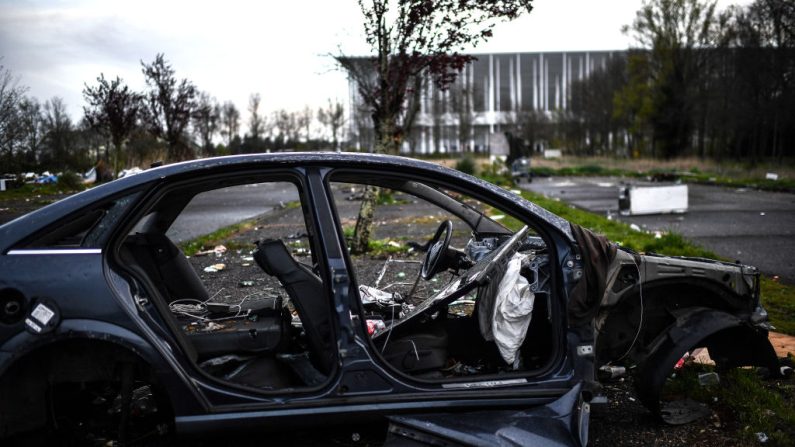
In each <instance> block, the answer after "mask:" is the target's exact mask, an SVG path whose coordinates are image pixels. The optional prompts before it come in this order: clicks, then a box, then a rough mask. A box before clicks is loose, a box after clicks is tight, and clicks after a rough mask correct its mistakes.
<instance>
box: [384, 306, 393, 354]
mask: <svg viewBox="0 0 795 447" xmlns="http://www.w3.org/2000/svg"><path fill="white" fill-rule="evenodd" d="M394 324H395V306H392V318H390V321H389V327H388V328H387V329H389V333H388V334H386V340H384V346H381V352H382V353H383V352H384V349H386V344H387V343H389V337H391V336H392V325H394Z"/></svg>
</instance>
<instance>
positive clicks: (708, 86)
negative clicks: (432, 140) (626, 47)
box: [516, 0, 795, 161]
mask: <svg viewBox="0 0 795 447" xmlns="http://www.w3.org/2000/svg"><path fill="white" fill-rule="evenodd" d="M626 32H628V33H630V34H631V35H632V36H634V37H635V39H636V41H637V43H638V45H637V48H633V49H631V50H630V51H629V53H628V56H627V57H626V58H613V59H612V60H611V62H610V63H609V64H608V65H607V66H606V67H605V68H604V69H602V70H598V71H596V72H594V73H593V74H592V75H591V76H590V77H588V78H586V79H584V80H581V81H577V82H575V83H574V84H573V85H572V87H571V89H570V92H571V99H572V102H571V104H570V107H569V109H568V110H567V111H566V112H560V113H558V114H557V115H555V116H552V117H549V116H545V115H541V114H538V113H528V114H524V115H520V116H519V117H518V119H517V122H516V128H517V130H518V131H519V132H520V134H522V135H523V137H524V138H525V139H529V140H531V141H533V140H534V139H542V140H547V141H555V142H556V143H558V144H560V145H561V146H564V147H566V148H569V149H571V150H574V151H576V152H578V153H581V154H584V155H595V154H614V155H621V156H631V155H637V154H641V155H646V156H653V157H666V158H669V157H675V156H680V155H696V156H700V157H713V158H726V157H731V158H735V159H744V160H749V161H757V160H760V159H762V158H770V157H776V158H781V157H785V156H790V157H791V156H793V155H795V113H793V111H795V2H792V1H791V0H756V1H754V2H753V3H752V4H750V5H748V6H746V7H744V8H740V7H731V8H729V9H727V10H725V11H718V10H717V9H716V7H715V3H714V2H703V1H701V0H651V1H647V2H645V3H644V4H643V6H642V8H641V9H640V10H639V11H638V13H637V17H636V19H635V21H634V23H633V24H632V25H631V26H630V27H627V28H626Z"/></svg>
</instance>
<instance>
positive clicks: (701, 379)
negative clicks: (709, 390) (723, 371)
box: [698, 372, 720, 386]
mask: <svg viewBox="0 0 795 447" xmlns="http://www.w3.org/2000/svg"><path fill="white" fill-rule="evenodd" d="M698 383H699V384H701V386H715V385H718V384H720V376H719V375H718V373H716V372H708V373H703V374H699V375H698Z"/></svg>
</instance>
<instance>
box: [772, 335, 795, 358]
mask: <svg viewBox="0 0 795 447" xmlns="http://www.w3.org/2000/svg"><path fill="white" fill-rule="evenodd" d="M767 338H769V339H770V344H772V345H773V349H775V350H776V354H777V355H778V356H779V357H786V356H787V355H788V354H791V355H795V337H793V336H791V335H787V334H781V333H778V332H770V333H769V334H768V335H767Z"/></svg>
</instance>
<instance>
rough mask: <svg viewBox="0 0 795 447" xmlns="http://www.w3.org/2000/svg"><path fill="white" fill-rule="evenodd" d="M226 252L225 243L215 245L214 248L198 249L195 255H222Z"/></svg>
mask: <svg viewBox="0 0 795 447" xmlns="http://www.w3.org/2000/svg"><path fill="white" fill-rule="evenodd" d="M224 253H226V247H225V246H223V245H216V246H215V247H213V249H212V250H204V251H198V252H196V254H194V256H207V255H211V254H215V255H216V256H221V255H222V254H224Z"/></svg>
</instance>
